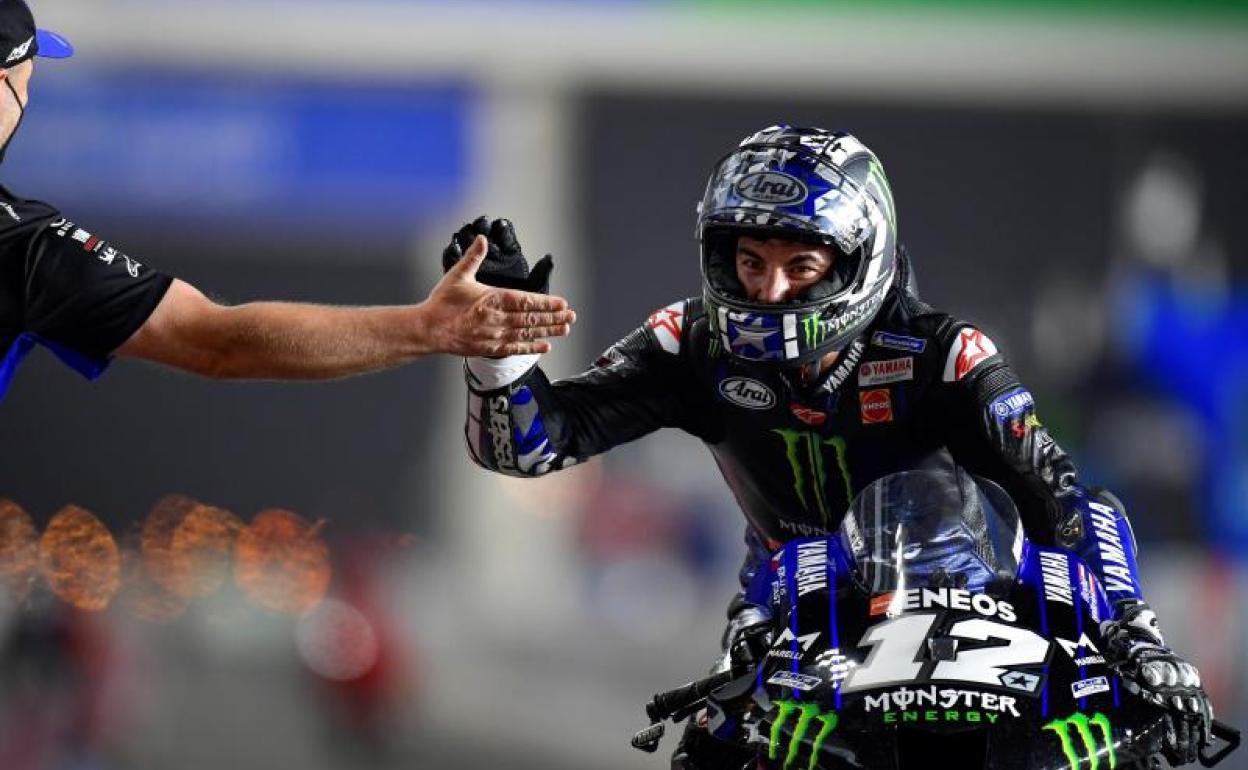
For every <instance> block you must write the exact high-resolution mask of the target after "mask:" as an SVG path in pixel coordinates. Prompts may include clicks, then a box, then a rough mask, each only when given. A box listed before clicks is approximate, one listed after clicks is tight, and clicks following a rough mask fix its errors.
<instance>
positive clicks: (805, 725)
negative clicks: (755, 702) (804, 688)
mask: <svg viewBox="0 0 1248 770" xmlns="http://www.w3.org/2000/svg"><path fill="white" fill-rule="evenodd" d="M776 706H778V707H779V711H778V712H777V713H776V721H775V722H774V723H772V725H771V740H770V741H769V742H768V744H767V758H768V759H770V760H772V761H773V762H774V761H775V760H776V759H777V758H778V756H779V754H780V741H781V738H782V737H783V736H784V725H785V724H786V723H787V722H788V721H789V717H791V716H793V715H794V714H797V715H798V716H797V724H795V725H794V726H793V732H792V734H791V735H790V736H789V750H788V752H787V753H786V754H785V755H784V768H785V770H788V768H789V767H790V766H791V765H792V764H793V761H794V760H796V759H797V755H798V753H799V752H800V750H801V747H802V739H803V738H805V737H806V733H807V732H809V731H810V726H811V724H812V723H814V722H815V721H816V720H818V722H819V732H818V733H817V734H816V735H815V740H814V743H812V744H811V747H810V761H809V762H808V763H807V765H806V767H807V770H815V765H816V764H817V763H818V761H819V751H820V749H822V748H823V742H824V741H825V740H827V738H828V736H829V735H831V734H832V731H833V730H835V729H836V723H837V721H838V718H837V716H836V712H835V711H827V712H824V711H821V710H820V708H819V704H817V703H797V702H796V701H791V700H782V701H777V702H776Z"/></svg>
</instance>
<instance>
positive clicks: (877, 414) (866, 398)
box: [858, 388, 893, 425]
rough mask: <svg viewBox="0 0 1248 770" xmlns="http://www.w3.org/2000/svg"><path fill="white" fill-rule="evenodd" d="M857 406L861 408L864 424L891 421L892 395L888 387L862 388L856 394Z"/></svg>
mask: <svg viewBox="0 0 1248 770" xmlns="http://www.w3.org/2000/svg"><path fill="white" fill-rule="evenodd" d="M858 406H859V407H860V408H861V410H862V422H863V424H864V425H866V424H870V423H879V422H892V421H893V397H892V396H891V395H890V394H889V392H888V388H876V389H875V390H864V391H862V392H860V393H859V394H858Z"/></svg>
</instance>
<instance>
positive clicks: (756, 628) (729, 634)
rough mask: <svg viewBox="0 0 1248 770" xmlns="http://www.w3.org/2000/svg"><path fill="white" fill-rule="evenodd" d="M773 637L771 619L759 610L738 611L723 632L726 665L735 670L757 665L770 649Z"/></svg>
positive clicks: (749, 608)
mask: <svg viewBox="0 0 1248 770" xmlns="http://www.w3.org/2000/svg"><path fill="white" fill-rule="evenodd" d="M774 637H775V632H774V631H773V630H772V627H771V617H770V616H768V615H767V614H766V613H764V612H763V611H762V610H761V609H760V608H758V607H754V606H746V607H744V608H742V609H740V610H738V611H737V612H736V613H734V614H733V616H732V619H731V621H730V622H729V624H728V628H727V629H725V630H724V638H723V648H724V651H725V652H726V653H727V656H728V657H727V661H728V665H729V666H730V667H732V668H737V667H745V666H753V665H755V664H757V663H758V662H760V661H761V660H762V659H763V657H764V656H766V655H767V651H768V650H769V649H771V643H772V641H773V638H774Z"/></svg>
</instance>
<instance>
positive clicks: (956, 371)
mask: <svg viewBox="0 0 1248 770" xmlns="http://www.w3.org/2000/svg"><path fill="white" fill-rule="evenodd" d="M996 354H997V346H996V345H994V344H992V340H990V339H988V338H987V337H986V336H984V333H983V332H981V331H980V330H979V329H975V328H973V327H970V326H968V327H967V328H965V329H963V330H962V331H960V332H958V339H957V340H956V341H954V343H953V347H952V348H950V350H949V358H948V360H947V361H946V362H945V377H944V379H945V382H957V381H958V380H960V379H962V378H963V377H965V376H966V375H968V374H970V373H971V370H973V369H974V368H975V367H977V366H979V365H980V364H982V363H983V362H984V361H986V360H987V359H989V358H991V357H992V356H995V355H996Z"/></svg>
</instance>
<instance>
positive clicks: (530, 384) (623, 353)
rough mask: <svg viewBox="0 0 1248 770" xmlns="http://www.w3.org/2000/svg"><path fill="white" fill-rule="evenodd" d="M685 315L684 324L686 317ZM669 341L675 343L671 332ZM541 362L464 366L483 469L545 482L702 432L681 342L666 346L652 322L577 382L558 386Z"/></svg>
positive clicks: (473, 445)
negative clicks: (555, 474)
mask: <svg viewBox="0 0 1248 770" xmlns="http://www.w3.org/2000/svg"><path fill="white" fill-rule="evenodd" d="M692 302H693V301H692V300H690V301H684V302H680V303H676V304H675V305H673V306H671V307H677V306H678V307H679V308H682V309H683V308H685V307H686V306H687V305H689V304H691V303H692ZM678 312H679V313H680V315H679V316H678V317H679V318H683V317H684V315H685V313H684V311H683V310H679V311H678ZM676 328H677V335H676V338H675V339H677V340H679V331H680V328H679V327H676ZM661 333H662V334H665V335H669V330H668V328H664V329H663V330H662V332H661ZM665 345H666V346H665ZM537 360H538V356H536V355H533V356H511V357H508V358H503V359H490V358H469V359H467V360H466V361H465V363H464V376H465V380H466V381H467V385H468V419H467V423H466V425H465V426H464V436H465V439H466V440H467V444H468V453H469V454H470V455H471V456H472V459H473V461H474V462H476V463H477V464H478V465H480V466H482V467H484V468H488V469H489V470H492V471H498V472H500V473H506V474H508V475H513V476H540V475H542V474H544V473H549V472H550V471H554V470H559V469H561V468H565V467H567V466H569V465H572V464H575V463H577V462H579V461H581V460H584V459H586V458H588V457H591V456H593V455H596V454H598V453H600V452H605V451H606V450H608V449H610V448H611V447H614V446H618V445H620V444H623V443H626V442H629V441H632V440H634V439H637V438H640V437H642V436H644V435H646V434H648V433H651V432H653V431H655V430H658V429H659V428H663V427H681V428H685V429H686V430H689V431H690V432H692V433H695V434H697V433H699V432H698V431H697V430H696V429H695V427H694V426H693V425H692V423H691V415H693V414H695V412H696V410H694V409H692V408H690V405H691V404H692V402H693V400H692V399H691V398H690V396H689V394H690V393H691V392H692V382H691V381H690V374H689V372H690V369H689V367H687V366H685V365H684V364H683V359H682V355H681V350H680V347H679V344H676V345H673V344H672V342H671V339H669V338H664V339H660V337H659V336H658V333H656V331H655V329H654V328H653V327H652V325H651V324H649V323H647V324H644V325H642V326H641V327H639V328H638V329H636V330H635V331H633V332H632V333H631V334H629V335H628V336H627V337H625V338H624V339H622V340H620V341H619V342H617V343H616V344H615V345H613V346H611V347H610V348H609V349H608V350H607V351H606V352H605V353H603V354H602V356H600V357H599V358H598V360H597V361H596V362H595V363H594V365H593V366H592V367H590V368H589V369H588V370H587V371H585V372H584V373H582V374H580V375H578V376H576V377H570V378H568V379H564V380H559V381H557V382H551V381H550V380H549V379H548V378H547V376H546V374H545V372H543V371H542V369H541V367H539V366H538V365H537Z"/></svg>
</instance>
